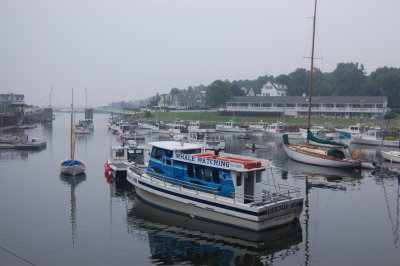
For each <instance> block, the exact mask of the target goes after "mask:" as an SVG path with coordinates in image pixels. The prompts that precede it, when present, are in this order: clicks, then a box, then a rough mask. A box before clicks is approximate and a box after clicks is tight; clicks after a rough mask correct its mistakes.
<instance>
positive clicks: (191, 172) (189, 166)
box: [187, 164, 194, 178]
mask: <svg viewBox="0 0 400 266" xmlns="http://www.w3.org/2000/svg"><path fill="white" fill-rule="evenodd" d="M187 172H188V176H189V177H191V178H194V172H193V165H190V164H188V165H187Z"/></svg>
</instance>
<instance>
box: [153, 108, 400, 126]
mask: <svg viewBox="0 0 400 266" xmlns="http://www.w3.org/2000/svg"><path fill="white" fill-rule="evenodd" d="M152 114H153V117H151V118H149V119H157V120H175V119H180V120H186V121H196V120H198V121H202V122H225V121H229V120H231V119H232V117H230V116H222V115H219V114H218V112H215V111H209V112H197V111H193V112H156V113H152ZM234 120H235V122H240V123H257V122H260V121H261V120H262V121H263V122H267V123H273V122H277V121H282V118H281V117H248V116H235V119H234ZM285 122H286V123H287V124H295V125H306V124H307V118H294V117H290V116H287V117H285ZM325 123H327V124H330V125H333V126H348V125H353V124H357V123H372V124H380V123H382V122H381V121H378V120H376V119H374V120H367V119H337V118H312V124H313V125H324V124H325ZM384 123H385V125H386V123H387V120H385V121H384ZM399 123H400V119H399V118H398V117H397V118H396V119H392V120H390V126H391V127H398V126H399V125H400V124H399Z"/></svg>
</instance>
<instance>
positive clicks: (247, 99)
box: [220, 96, 388, 119]
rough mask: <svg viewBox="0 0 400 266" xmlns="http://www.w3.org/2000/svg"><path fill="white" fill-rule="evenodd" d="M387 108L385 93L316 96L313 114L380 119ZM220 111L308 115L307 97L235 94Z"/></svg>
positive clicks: (228, 112) (222, 112)
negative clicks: (380, 94) (375, 94)
mask: <svg viewBox="0 0 400 266" xmlns="http://www.w3.org/2000/svg"><path fill="white" fill-rule="evenodd" d="M387 111H388V109H387V97H386V96H315V97H313V100H312V108H311V115H312V116H313V117H331V118H368V119H372V118H378V117H381V116H382V115H384V114H385V113H386V112H387ZM220 113H221V114H229V115H230V114H232V113H234V114H237V115H249V116H282V115H283V114H285V115H290V116H294V117H306V116H307V115H308V98H307V97H301V96H276V97H271V96H270V97H257V96H253V97H251V96H234V97H232V99H231V100H229V101H228V102H227V103H226V107H225V108H221V109H220Z"/></svg>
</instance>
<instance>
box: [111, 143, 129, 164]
mask: <svg viewBox="0 0 400 266" xmlns="http://www.w3.org/2000/svg"><path fill="white" fill-rule="evenodd" d="M110 162H111V163H127V162H128V147H126V146H114V147H112V148H111V151H110Z"/></svg>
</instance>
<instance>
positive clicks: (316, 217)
mask: <svg viewBox="0 0 400 266" xmlns="http://www.w3.org/2000/svg"><path fill="white" fill-rule="evenodd" d="M55 115H56V119H55V120H54V121H53V124H52V125H40V126H38V127H36V128H33V129H29V130H26V131H25V133H26V134H28V135H29V136H30V137H36V138H43V139H45V140H47V148H46V149H43V150H40V151H20V150H0V169H1V172H0V215H1V216H0V217H1V218H0V265H31V264H34V265H153V264H165V265H174V264H188V265H193V264H194V265H379V264H381V265H399V262H400V252H399V231H400V229H399V211H400V207H399V200H400V191H399V182H400V181H399V177H398V176H399V175H400V166H397V165H396V164H390V163H384V164H382V168H381V170H375V171H371V170H361V171H359V170H340V169H331V168H324V167H318V166H311V165H304V164H301V163H297V162H294V161H291V160H289V158H288V157H287V155H286V154H285V152H284V150H283V148H282V144H281V142H280V140H279V139H276V140H274V139H266V138H265V137H263V136H262V134H258V135H255V136H254V137H253V138H252V139H250V140H249V139H243V140H242V139H237V138H236V135H235V134H226V135H225V136H224V137H225V141H226V150H227V151H228V152H231V153H236V154H243V155H246V156H254V157H258V158H264V159H269V160H271V161H272V162H273V165H274V169H273V176H274V180H275V181H276V182H277V183H284V184H289V185H294V186H298V187H300V188H301V190H302V196H303V197H304V199H305V202H304V209H303V212H302V214H301V217H300V221H298V222H295V223H291V224H289V225H286V226H283V227H280V228H277V229H274V230H269V231H265V232H261V233H252V232H248V231H244V230H240V229H235V228H232V227H226V226H223V225H217V224H212V223H208V222H204V221H199V220H197V219H193V218H191V217H185V216H181V215H177V214H173V213H168V212H166V211H164V210H160V209H156V208H154V207H152V206H148V205H146V204H145V203H143V202H141V201H140V200H139V199H138V198H136V195H135V191H134V188H133V186H131V185H130V184H129V183H127V182H123V181H121V182H114V181H113V180H111V179H109V178H107V177H105V175H104V168H103V165H104V163H105V161H106V160H107V158H108V156H109V153H110V146H111V145H113V144H116V143H117V137H116V136H115V135H112V134H111V132H109V131H108V130H107V128H106V122H107V119H108V115H106V114H95V115H94V124H95V129H94V132H93V133H92V134H86V135H82V136H77V141H76V153H75V154H76V156H77V157H79V158H80V159H82V160H83V161H85V162H86V164H87V170H86V174H85V175H82V176H75V177H71V176H63V175H60V169H59V163H60V161H61V160H63V159H65V158H66V157H68V155H69V145H70V144H69V134H70V130H69V118H70V116H69V114H67V113H56V114H55ZM79 115H81V116H82V118H83V114H78V115H77V116H78V117H77V119H79V118H80V117H79ZM155 140H159V136H158V135H156V134H149V135H146V142H147V143H148V142H150V141H155ZM247 143H251V144H252V143H255V144H259V145H263V146H266V147H264V149H259V150H255V151H252V150H248V149H244V145H245V144H247ZM349 152H350V153H351V155H352V156H354V157H357V158H361V159H363V160H366V161H369V162H373V161H376V162H379V161H380V158H379V156H378V153H377V152H376V149H374V148H373V147H367V146H358V147H356V146H350V151H349Z"/></svg>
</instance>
